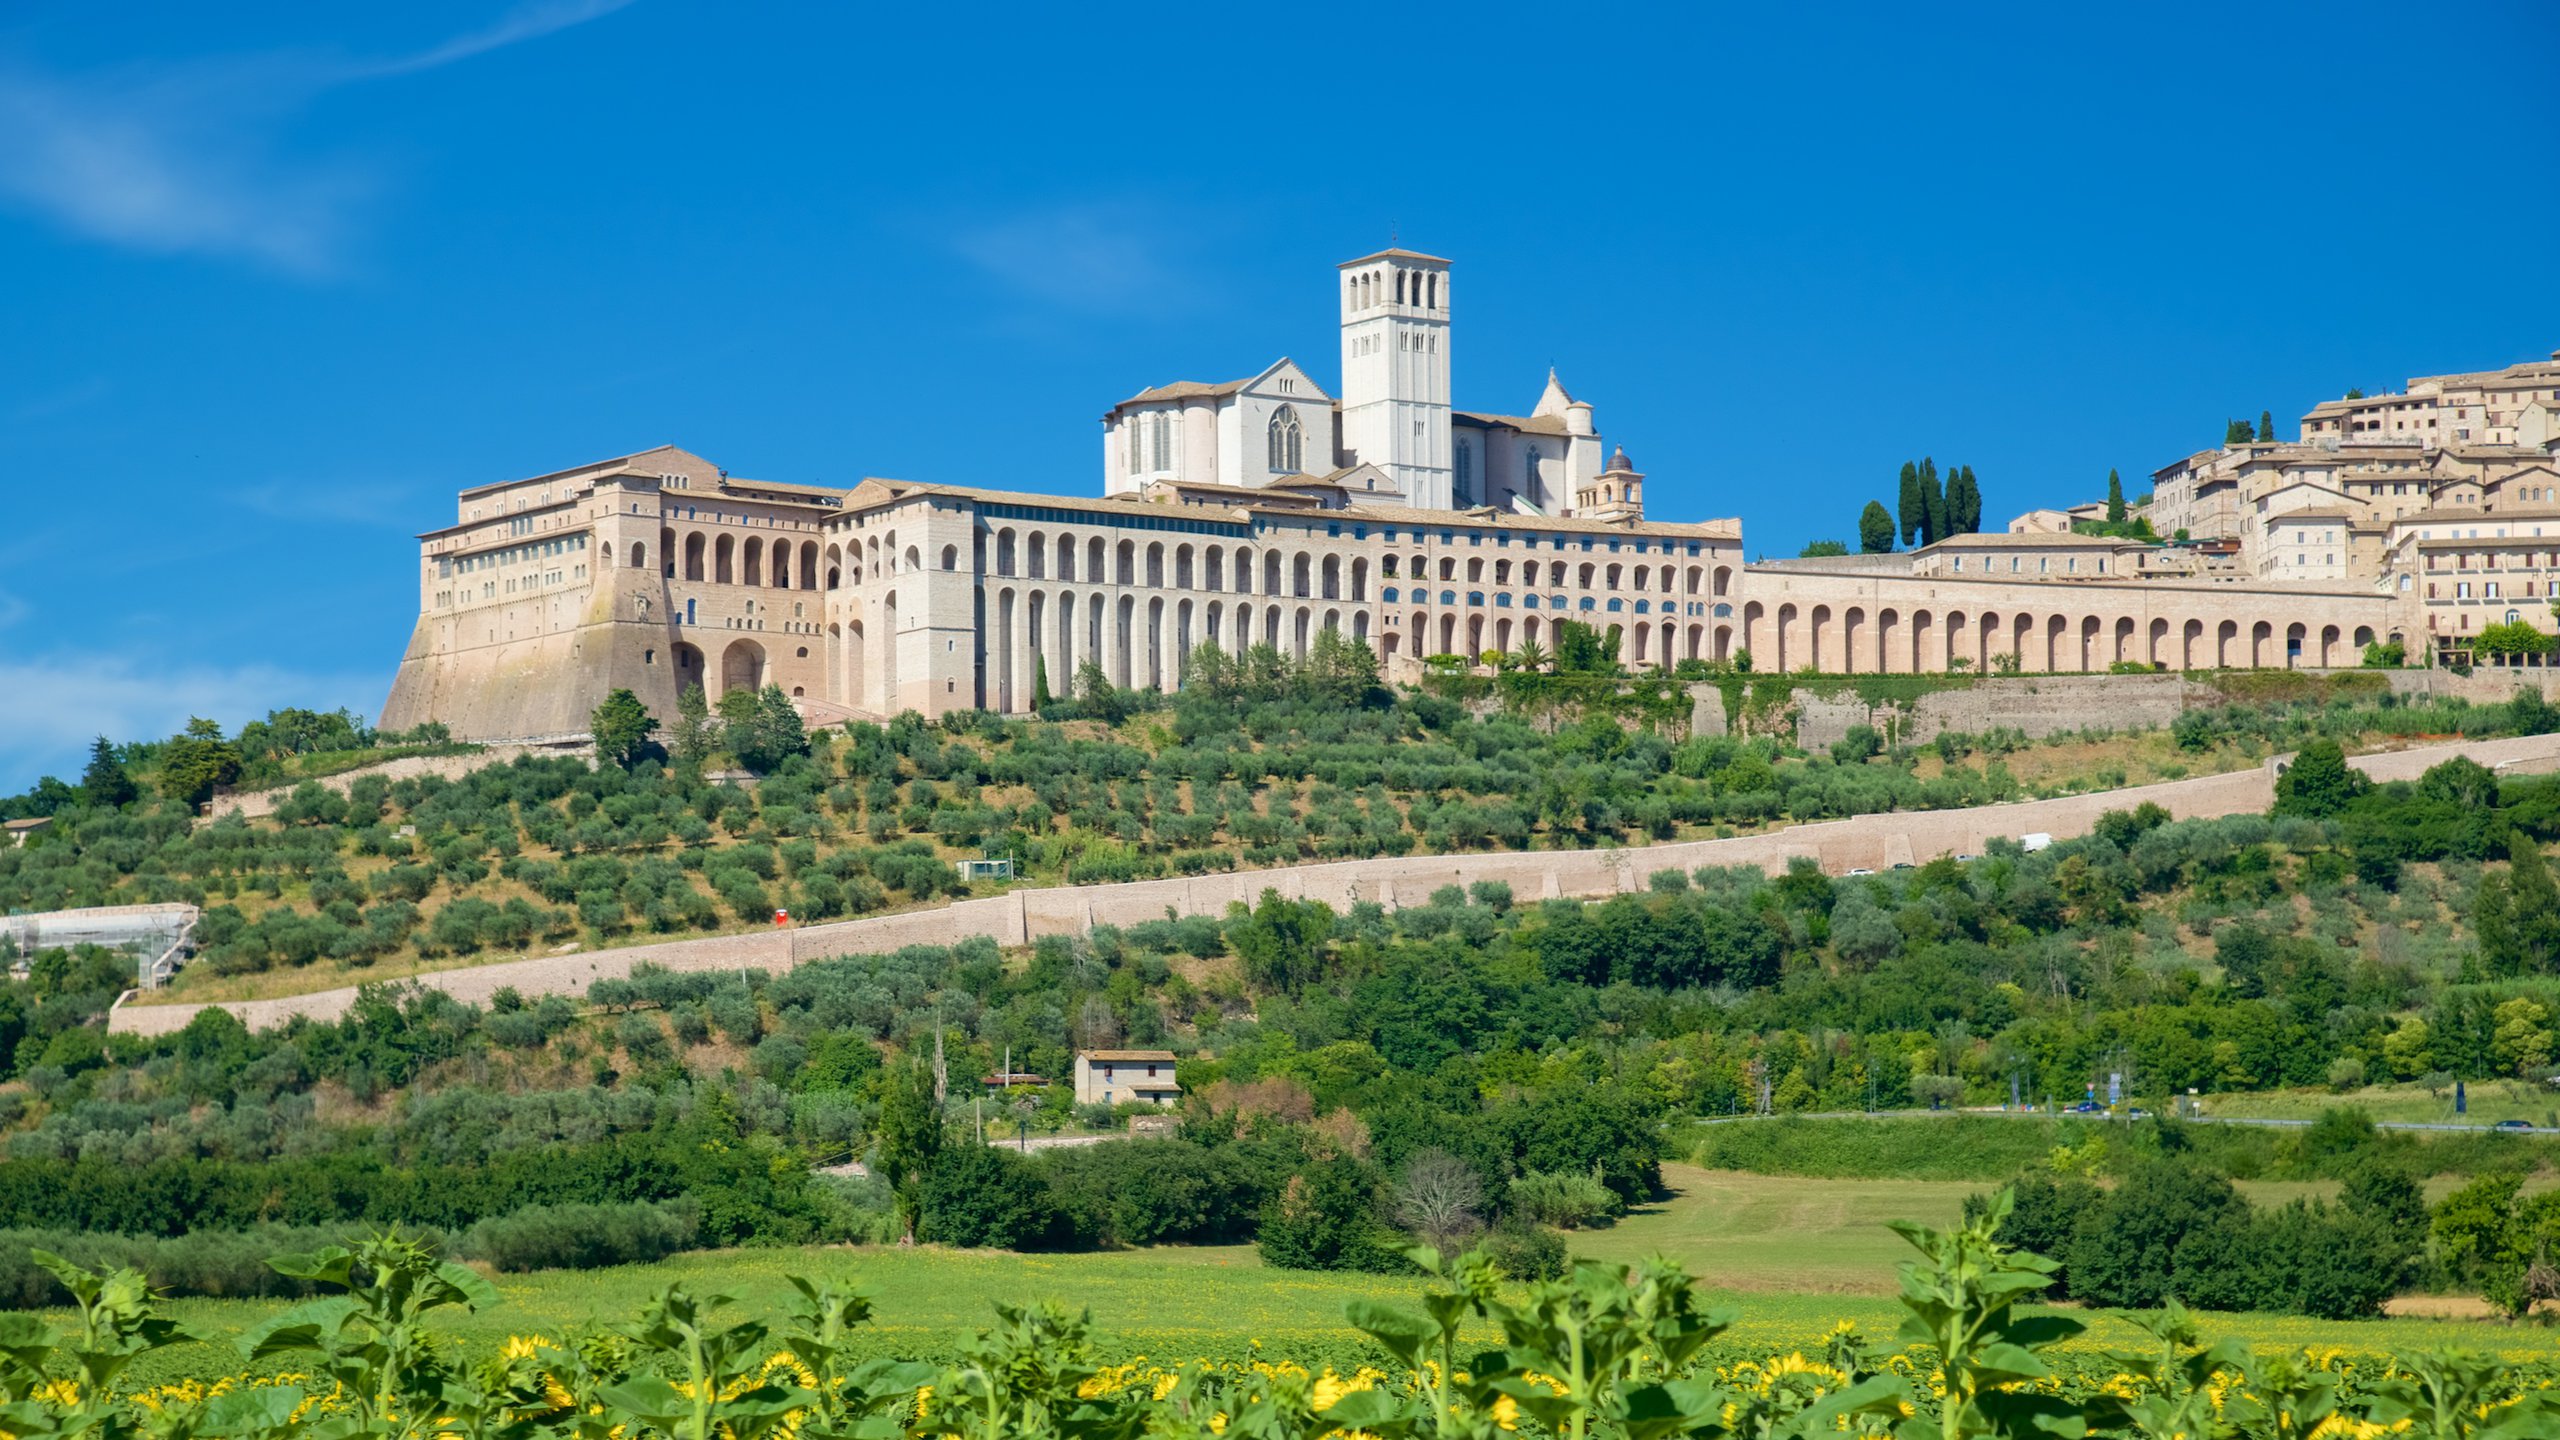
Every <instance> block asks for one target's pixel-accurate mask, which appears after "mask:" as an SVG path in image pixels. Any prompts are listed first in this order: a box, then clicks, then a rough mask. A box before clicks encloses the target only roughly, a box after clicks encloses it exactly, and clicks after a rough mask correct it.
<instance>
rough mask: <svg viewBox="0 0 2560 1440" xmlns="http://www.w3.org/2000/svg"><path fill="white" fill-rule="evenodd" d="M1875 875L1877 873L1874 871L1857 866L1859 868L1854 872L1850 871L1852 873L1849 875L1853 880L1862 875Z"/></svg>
mask: <svg viewBox="0 0 2560 1440" xmlns="http://www.w3.org/2000/svg"><path fill="white" fill-rule="evenodd" d="M1874 873H1876V872H1874V871H1873V870H1870V869H1868V868H1867V867H1866V866H1864V865H1860V866H1857V867H1855V868H1853V869H1852V870H1850V872H1849V874H1850V876H1851V877H1852V878H1855V877H1856V876H1860V875H1873V874H1874Z"/></svg>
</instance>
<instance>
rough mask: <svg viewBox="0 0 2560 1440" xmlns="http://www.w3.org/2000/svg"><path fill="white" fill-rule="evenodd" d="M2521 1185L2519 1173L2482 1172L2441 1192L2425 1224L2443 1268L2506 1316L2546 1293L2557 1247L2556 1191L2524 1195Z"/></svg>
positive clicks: (2559, 1213)
mask: <svg viewBox="0 0 2560 1440" xmlns="http://www.w3.org/2000/svg"><path fill="white" fill-rule="evenodd" d="M2523 1189H2524V1177H2523V1176H2521V1175H2518V1174H2515V1173H2512V1172H2501V1173H2491V1174H2487V1175H2482V1176H2480V1177H2479V1178H2478V1179H2476V1180H2473V1181H2472V1182H2471V1183H2469V1184H2467V1185H2465V1186H2463V1187H2462V1188H2461V1189H2459V1190H2456V1191H2454V1192H2453V1193H2452V1194H2450V1195H2447V1196H2446V1197H2444V1199H2443V1201H2442V1202H2441V1203H2439V1204H2438V1205H2437V1206H2436V1208H2435V1215H2434V1219H2433V1222H2432V1224H2431V1227H2430V1228H2431V1229H2432V1230H2433V1231H2434V1233H2435V1241H2436V1254H2437V1255H2438V1256H2439V1257H2440V1258H2441V1259H2442V1260H2443V1262H2444V1267H2445V1269H2446V1271H2447V1272H2448V1273H2450V1274H2451V1275H2452V1276H2453V1278H2454V1279H2456V1280H2458V1281H2461V1282H2463V1283H2465V1284H2468V1285H2473V1286H2476V1287H2478V1289H2479V1291H2480V1297H2481V1298H2482V1299H2484V1300H2486V1301H2488V1302H2489V1303H2490V1304H2491V1305H2494V1306H2496V1307H2497V1308H2498V1309H2499V1311H2500V1312H2501V1313H2503V1314H2505V1315H2506V1316H2507V1318H2509V1319H2511V1320H2512V1319H2519V1318H2521V1317H2522V1316H2523V1315H2524V1314H2525V1313H2526V1312H2527V1311H2529V1310H2531V1309H2532V1308H2533V1303H2534V1302H2535V1301H2536V1300H2539V1299H2546V1298H2551V1297H2550V1296H2549V1295H2548V1294H2547V1293H2546V1292H2548V1291H2549V1290H2551V1289H2552V1285H2551V1281H2550V1278H2549V1277H2550V1274H2551V1267H2552V1263H2553V1261H2554V1259H2555V1251H2560V1191H2546V1192H2544V1193H2543V1194H2540V1195H2536V1196H2534V1197H2533V1198H2531V1199H2529V1200H2528V1199H2523V1198H2522V1192H2523Z"/></svg>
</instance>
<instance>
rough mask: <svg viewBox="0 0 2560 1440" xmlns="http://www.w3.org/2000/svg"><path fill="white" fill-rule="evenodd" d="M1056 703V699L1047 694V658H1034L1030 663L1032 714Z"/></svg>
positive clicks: (1043, 656) (1042, 656)
mask: <svg viewBox="0 0 2560 1440" xmlns="http://www.w3.org/2000/svg"><path fill="white" fill-rule="evenodd" d="M1056 703H1057V697H1056V696H1054V695H1051V694H1050V693H1049V657H1048V656H1046V655H1040V656H1035V657H1033V659H1032V661H1031V709H1032V713H1034V714H1037V713H1039V712H1040V711H1043V710H1046V709H1048V708H1049V707H1050V706H1051V705H1054V704H1056Z"/></svg>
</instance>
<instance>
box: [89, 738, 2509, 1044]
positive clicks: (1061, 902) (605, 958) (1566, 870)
mask: <svg viewBox="0 0 2560 1440" xmlns="http://www.w3.org/2000/svg"><path fill="white" fill-rule="evenodd" d="M2455 755H2467V756H2469V757H2470V758H2472V759H2474V760H2477V761H2479V762H2481V763H2482V764H2485V765H2490V766H2498V765H2507V766H2509V767H2510V768H2511V769H2527V768H2531V767H2540V766H2548V765H2551V764H2554V763H2560V735H2531V736H2522V737H2518V738H2514V739H2507V740H2483V741H2475V742H2471V743H2463V744H2449V745H2429V746H2420V747H2416V748H2413V749H2408V750H2400V751H2387V752H2382V753H2378V754H2373V755H2365V756H2359V757H2357V758H2356V760H2355V764H2356V765H2357V766H2358V767H2359V768H2360V769H2362V770H2363V771H2364V772H2365V773H2366V774H2368V775H2370V776H2372V777H2373V778H2375V779H2377V780H2405V779H2414V778H2416V777H2417V776H2418V775H2419V774H2421V773H2423V772H2424V771H2425V770H2426V769H2427V767H2429V766H2431V765H2434V764H2436V763H2438V762H2439V761H2442V760H2445V759H2449V758H2451V757H2452V756H2455ZM2274 795H2275V769H2274V766H2273V764H2272V763H2270V764H2268V765H2264V766H2260V767H2257V768H2255V769H2250V770H2243V771H2237V772H2234V773H2232V774H2228V775H2208V776H2201V777H2198V778H2196V779H2192V780H2174V781H2169V782H2166V783H2163V784H2158V785H2142V786H2135V787H2132V788H2129V789H2123V790H2111V791H2103V792H2100V793H2097V794H2092V795H2072V796H2065V797H2062V798H2059V799H2054V800H2029V801H2020V802H2018V803H2016V804H2010V805H1986V806H1982V807H1979V808H1977V809H1971V810H1927V811H1906V812H1902V813H1897V814H1888V815H1866V816H1859V817H1856V818H1854V819H1848V820H1833V821H1825V822H1821V823H1818V824H1811V825H1797V826H1793V827H1790V828H1787V829H1783V830H1775V831H1771V832H1769V833H1767V834H1763V835H1746V836H1738V837H1735V838H1733V839H1729V840H1691V841H1681V842H1675V843H1672V844H1666V845H1647V846H1639V847H1631V848H1624V849H1601V850H1532V851H1504V852H1498V853H1493V854H1472V855H1446V856H1437V855H1435V856H1406V857H1398V858H1392V859H1379V860H1345V861H1338V862H1335V863H1332V864H1324V865H1301V866H1295V867H1291V868H1287V869H1279V870H1260V871H1246V872H1242V873H1239V874H1231V875H1210V876H1200V877H1195V878H1183V879H1168V880H1139V881H1132V882H1130V883H1127V884H1121V885H1081V886H1063V887H1057V888H1051V889H1022V890H1014V891H1010V892H1008V893H1006V894H1003V895H998V896H992V897H990V898H987V899H983V900H965V901H962V902H960V903H958V904H955V905H948V906H943V907H941V908H938V909H933V910H920V911H915V912H912V913H909V914H903V915H881V916H874V917H871V918H868V919H863V920H848V921H844V922H841V923H838V924H832V925H812V926H808V927H806V928H803V929H797V930H774V931H765V932H761V933H756V934H748V935H722V936H713V937H709V938H705V939H699V940H678V941H674V942H672V943H668V944H661V945H636V946H631V947H628V948H624V949H616V950H600V951H595V952H592V953H581V954H573V955H560V956H543V957H538V958H530V959H524V960H514V961H505V962H500V963H497V964H491V965H481V966H475V967H472V968H469V969H461V970H446V971H439V972H436V973H433V974H429V975H423V976H420V977H418V982H417V983H419V984H422V985H426V986H430V987H432V988H435V989H438V990H442V991H444V992H446V993H447V994H450V995H452V996H454V997H455V998H456V999H459V1000H463V1001H467V1002H471V1003H475V1004H477V1003H486V1002H487V1000H488V999H489V997H490V996H492V995H494V994H495V993H497V991H498V990H499V989H500V988H501V987H507V986H512V987H513V988H514V989H515V990H516V991H518V992H519V993H521V994H523V995H526V996H540V995H552V994H572V995H574V994H578V993H580V992H582V991H584V990H585V989H586V987H587V986H589V985H590V984H593V983H594V982H595V981H597V980H601V979H608V978H619V977H622V976H627V975H629V974H630V973H631V969H632V967H633V966H634V965H638V964H641V963H644V962H645V963H648V964H652V965H660V966H664V967H666V968H668V969H670V970H742V969H760V970H769V971H778V970H784V969H788V968H790V967H791V966H793V965H796V964H799V963H802V962H804V961H808V960H816V959H823V958H828V957H833V956H839V955H856V954H876V953H881V952H886V951H892V950H896V949H899V948H901V947H903V946H907V945H949V944H952V943H954V942H957V941H959V940H963V939H967V938H969V937H971V936H976V935H985V936H988V937H991V938H993V939H994V940H995V941H996V943H998V944H1000V945H1007V946H1017V945H1024V944H1028V943H1030V942H1031V941H1032V940H1034V939H1037V938H1039V937H1040V936H1043V935H1075V934H1081V933H1083V932H1085V931H1087V930H1089V929H1091V928H1092V927H1093V926H1095V925H1118V926H1128V925H1134V924H1137V923H1139V922H1141V921H1146V920H1155V919H1161V918H1163V916H1164V914H1165V912H1166V911H1167V910H1168V909H1170V910H1172V911H1175V912H1176V913H1181V914H1194V915H1217V914H1222V913H1224V911H1225V910H1226V907H1227V906H1228V904H1229V903H1231V902H1235V901H1246V902H1250V901H1252V900H1254V899H1255V898H1257V897H1259V896H1260V895H1261V893H1262V892H1263V891H1264V890H1265V889H1271V890H1276V891H1278V892H1279V893H1280V894H1282V895H1283V896H1286V897H1288V898H1291V899H1311V900H1322V901H1324V902H1325V903H1327V904H1330V905H1333V906H1335V907H1337V908H1342V907H1346V906H1349V905H1351V904H1354V903H1357V902H1359V901H1363V900H1373V901H1376V902H1378V903H1379V904H1382V905H1386V906H1389V907H1391V908H1392V907H1399V906H1406V905H1414V904H1419V903H1422V902H1423V901H1425V900H1427V899H1428V898H1429V896H1430V894H1431V892H1432V891H1433V890H1436V889H1438V888H1440V887H1441V886H1444V885H1468V884H1472V883H1474V882H1477V881H1498V882H1501V883H1504V884H1507V885H1509V886H1510V887H1511V890H1512V894H1513V896H1514V897H1515V898H1516V899H1518V900H1520V901H1523V902H1527V901H1532V900H1538V899H1551V898H1558V897H1595V896H1603V895H1611V894H1619V893H1624V892H1630V891H1635V890H1641V889H1643V888H1644V885H1645V881H1646V879H1647V877H1649V876H1650V875H1652V874H1653V873H1654V872H1655V871H1657V870H1695V869H1699V868H1702V867H1705V866H1711V865H1712V866H1732V865H1756V866H1759V867H1761V868H1762V869H1764V870H1767V871H1770V872H1772V873H1775V872H1778V871H1782V870H1784V869H1785V868H1786V866H1787V863H1788V862H1789V861H1790V860H1792V859H1794V858H1795V857H1796V856H1799V855H1804V856H1811V857H1813V858H1814V859H1815V860H1816V861H1817V862H1818V863H1820V864H1821V866H1822V868H1823V869H1825V870H1827V871H1830V872H1832V873H1835V874H1837V873H1840V872H1843V871H1846V870H1850V869H1853V868H1866V869H1875V870H1881V869H1884V868H1886V867H1888V866H1891V865H1900V864H1918V863H1921V862H1924V861H1927V860H1930V859H1934V858H1935V857H1937V856H1940V855H1956V854H1979V853H1981V852H1982V850H1983V849H1984V848H1985V847H1986V846H1987V845H1988V844H1989V843H1990V841H1991V840H1992V839H1994V838H1996V837H2007V838H2012V839H2014V838H2016V837H2018V836H2020V835H2027V834H2036V833H2043V834H2048V835H2052V836H2053V837H2055V838H2056V839H2067V838H2070V837H2072V836H2077V835H2083V834H2086V833H2087V832H2088V831H2089V829H2090V828H2091V827H2092V826H2093V825H2095V824H2096V822H2097V819H2098V817H2099V816H2100V815H2101V814H2104V813H2105V812H2107V811H2109V810H2122V809H2127V808H2130V807H2132V806H2135V805H2139V804H2142V803H2143V802H2145V801H2150V802H2153V803H2155V804H2158V805H2161V806H2163V807H2164V808H2166V809H2167V810H2168V811H2169V813H2170V814H2171V815H2172V816H2175V817H2176V818H2178V819H2182V820H2184V819H2194V818H2199V817H2210V816H2222V815H2235V814H2245V813H2257V812H2261V811H2264V810H2265V809H2266V808H2267V806H2268V805H2269V804H2270V803H2271V802H2272V801H2273V799H2274ZM355 994H356V992H355V990H354V989H353V988H352V987H350V988H346V989H338V990H324V991H317V992H314V993H312V994H308V995H292V996H285V997H281V998H278V999H273V1000H250V1001H231V1002H225V1003H224V1004H223V1005H222V1006H221V1008H223V1009H226V1010H229V1011H231V1012H232V1013H234V1014H236V1015H238V1016H239V1017H240V1018H241V1019H242V1020H243V1021H245V1022H247V1023H248V1025H249V1026H250V1027H251V1028H252V1029H264V1028H266V1027H268V1026H272V1025H277V1024H281V1023H283V1022H284V1021H285V1020H286V1019H288V1018H290V1017H292V1016H294V1015H307V1016H310V1017H312V1018H313V1019H317V1020H330V1019H334V1018H336V1017H337V1016H339V1015H342V1014H344V1013H345V1012H346V1010H347V1008H348V1007H349V1006H350V1005H351V1004H353V1003H354V1000H355ZM199 1008H202V1007H199V1006H191V1005H136V1004H119V1005H118V1006H117V1007H116V1009H115V1011H114V1012H113V1013H112V1014H111V1015H110V1016H109V1017H108V1028H109V1029H110V1030H112V1031H114V1032H116V1033H118V1034H130V1035H159V1034H166V1033H168V1032H170V1031H173V1030H176V1029H179V1028H181V1027H183V1026H184V1025H185V1024H186V1023H187V1021H188V1020H189V1019H191V1018H192V1017H193V1016H194V1014H195V1013H196V1011H197V1010H198V1009H199Z"/></svg>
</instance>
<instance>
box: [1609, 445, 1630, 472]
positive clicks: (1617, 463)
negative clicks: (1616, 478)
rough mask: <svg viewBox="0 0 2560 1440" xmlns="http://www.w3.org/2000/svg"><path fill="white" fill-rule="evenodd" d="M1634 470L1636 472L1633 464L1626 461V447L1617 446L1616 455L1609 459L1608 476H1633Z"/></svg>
mask: <svg viewBox="0 0 2560 1440" xmlns="http://www.w3.org/2000/svg"><path fill="white" fill-rule="evenodd" d="M1635 470H1636V467H1635V465H1634V464H1633V462H1631V461H1629V460H1628V459H1627V447H1626V446H1624V445H1621V446H1619V447H1618V453H1617V454H1615V455H1612V456H1610V457H1609V473H1610V474H1612V475H1632V474H1634V473H1635Z"/></svg>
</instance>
